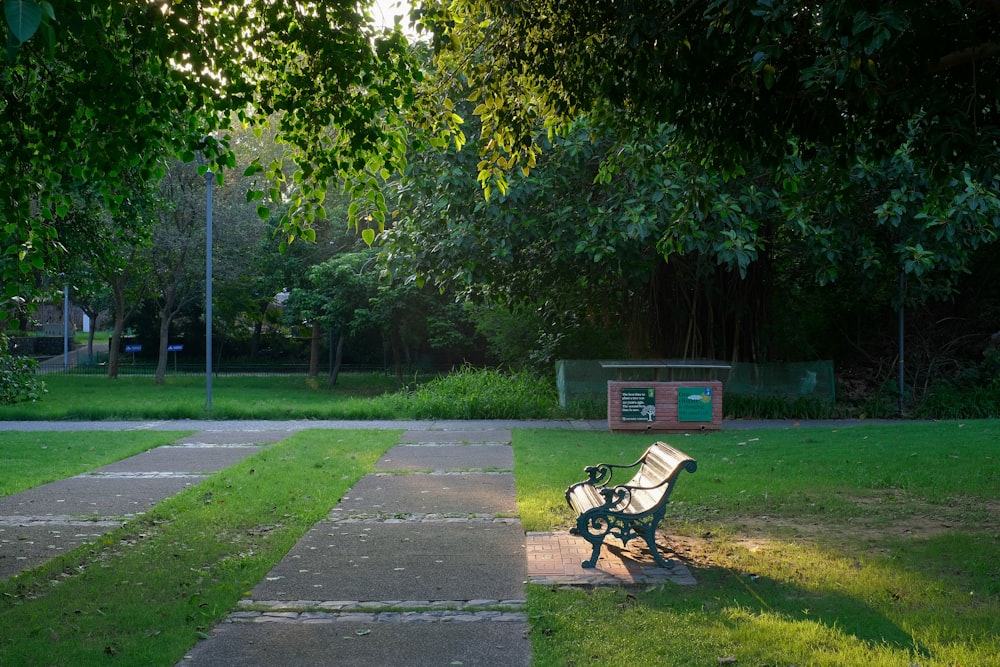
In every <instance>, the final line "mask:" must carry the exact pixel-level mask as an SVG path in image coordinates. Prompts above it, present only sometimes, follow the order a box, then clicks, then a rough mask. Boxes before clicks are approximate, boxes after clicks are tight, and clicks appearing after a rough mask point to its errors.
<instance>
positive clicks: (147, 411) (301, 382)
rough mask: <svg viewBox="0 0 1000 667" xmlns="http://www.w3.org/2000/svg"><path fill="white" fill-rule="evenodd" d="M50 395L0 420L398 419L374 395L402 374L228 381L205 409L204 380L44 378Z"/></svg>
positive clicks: (216, 387) (3, 408)
mask: <svg viewBox="0 0 1000 667" xmlns="http://www.w3.org/2000/svg"><path fill="white" fill-rule="evenodd" d="M42 379H43V380H44V382H45V385H46V388H47V389H48V393H47V394H46V396H45V397H44V398H43V399H42V400H40V401H38V402H36V403H18V404H15V405H0V419H3V420H44V419H56V420H58V419H76V420H88V419H93V420H105V419H391V418H392V416H393V411H392V408H391V407H389V406H381V405H380V404H379V402H378V401H373V400H372V398H373V397H378V396H380V395H382V394H385V393H386V392H392V391H395V389H396V379H395V377H390V376H388V375H377V374H369V373H364V374H362V373H357V374H351V373H345V374H343V375H341V377H340V380H339V381H338V383H337V385H336V386H335V387H329V386H328V385H327V383H326V381H325V378H321V379H319V380H315V379H312V380H311V379H308V378H305V377H303V376H301V375H297V376H283V375H271V376H265V377H254V376H221V377H217V378H213V380H212V409H211V410H206V409H205V402H206V400H205V399H206V389H205V378H204V376H194V375H182V376H168V377H167V378H166V381H165V382H164V384H162V385H159V386H157V385H156V384H155V383H154V382H153V378H152V377H119V378H117V379H115V380H110V379H108V378H107V377H104V376H98V375H62V374H58V373H54V374H51V375H45V376H42Z"/></svg>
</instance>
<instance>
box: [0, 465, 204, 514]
mask: <svg viewBox="0 0 1000 667" xmlns="http://www.w3.org/2000/svg"><path fill="white" fill-rule="evenodd" d="M202 480H204V477H203V476H199V475H180V474H176V475H165V476H162V477H155V476H148V477H147V476H142V477H119V476H101V475H83V476H78V477H70V478H68V479H62V480H59V481H57V482H52V483H51V484H45V485H42V486H38V487H35V488H33V489H28V490H27V491H22V492H21V493H15V494H14V495H11V496H5V497H3V498H0V516H10V515H18V516H36V517H45V516H66V515H68V516H71V517H102V518H109V517H123V516H129V515H134V514H138V513H140V512H145V511H146V510H148V509H149V508H150V507H152V506H153V505H154V504H156V503H158V502H159V501H161V500H163V499H164V498H167V497H169V496H172V495H174V494H176V493H179V492H180V491H183V490H184V489H186V488H187V487H189V486H193V485H195V484H199V483H201V481H202Z"/></svg>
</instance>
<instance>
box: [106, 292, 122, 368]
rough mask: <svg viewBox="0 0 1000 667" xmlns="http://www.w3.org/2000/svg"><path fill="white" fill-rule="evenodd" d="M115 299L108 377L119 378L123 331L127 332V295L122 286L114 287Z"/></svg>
mask: <svg viewBox="0 0 1000 667" xmlns="http://www.w3.org/2000/svg"><path fill="white" fill-rule="evenodd" d="M112 293H113V294H114V299H115V324H114V327H113V328H112V329H111V343H110V345H108V377H109V378H111V379H112V380H114V379H115V378H117V377H118V359H119V357H120V356H121V355H120V354H119V351H120V350H121V346H122V331H124V330H125V293H124V290H123V289H122V287H121V286H120V285H117V284H116V285H114V286H113V287H112Z"/></svg>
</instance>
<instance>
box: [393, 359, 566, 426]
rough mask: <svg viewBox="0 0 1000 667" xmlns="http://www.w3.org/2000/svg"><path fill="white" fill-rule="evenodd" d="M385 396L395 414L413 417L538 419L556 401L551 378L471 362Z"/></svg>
mask: <svg viewBox="0 0 1000 667" xmlns="http://www.w3.org/2000/svg"><path fill="white" fill-rule="evenodd" d="M386 398H387V400H388V401H389V402H390V404H391V405H392V406H393V411H394V412H395V413H396V414H400V415H403V414H405V415H408V416H409V417H411V418H413V419H538V418H545V417H548V416H550V415H552V414H553V413H554V412H555V411H556V410H557V408H558V405H559V401H558V396H557V394H556V389H555V385H554V383H553V382H552V381H551V380H550V379H543V378H539V377H538V376H536V375H533V374H532V373H530V372H529V371H504V370H501V369H497V368H486V369H482V368H474V367H471V366H463V367H461V368H458V369H455V370H454V371H452V372H451V373H449V374H447V375H443V376H441V377H438V378H435V379H434V380H431V381H429V382H427V383H425V384H423V385H420V386H419V387H417V388H416V389H414V390H412V391H407V392H400V393H398V394H392V395H390V396H387V397H386Z"/></svg>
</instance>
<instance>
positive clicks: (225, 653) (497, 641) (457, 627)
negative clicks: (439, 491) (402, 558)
mask: <svg viewBox="0 0 1000 667" xmlns="http://www.w3.org/2000/svg"><path fill="white" fill-rule="evenodd" d="M527 633H528V624H527V623H524V622H488V623H462V622H455V621H449V622H431V623H421V622H417V623H379V622H359V621H354V620H333V621H329V622H319V623H282V622H274V623H266V624H259V623H224V624H222V625H219V626H217V627H216V628H215V629H214V630H213V631H212V633H211V637H212V638H211V639H210V640H208V641H202V642H200V643H198V644H197V645H196V646H195V647H194V648H193V649H192V650H191V651H190V652H189V654H188V656H187V657H186V658H185V659H184V660H183V661H181V662H180V663H179V665H178V667H200V666H201V665H206V666H210V667H229V666H232V667H256V666H260V667H275V666H276V665H281V666H282V667H304V666H313V665H317V666H318V665H337V666H338V667H372V666H374V665H392V666H393V667H432V666H433V667H441V666H442V665H465V666H469V665H480V666H481V665H490V666H497V667H499V666H502V667H527V665H530V664H531V642H530V640H529V639H528V638H527Z"/></svg>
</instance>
